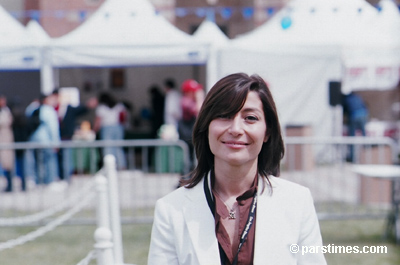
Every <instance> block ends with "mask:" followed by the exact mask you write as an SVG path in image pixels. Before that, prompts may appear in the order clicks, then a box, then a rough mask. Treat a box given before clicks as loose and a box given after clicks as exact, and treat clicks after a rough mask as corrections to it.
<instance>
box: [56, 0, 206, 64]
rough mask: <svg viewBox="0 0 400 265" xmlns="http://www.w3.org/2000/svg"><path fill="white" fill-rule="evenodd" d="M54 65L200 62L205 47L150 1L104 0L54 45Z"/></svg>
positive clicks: (204, 57) (202, 62) (202, 58)
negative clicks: (81, 22) (162, 14)
mask: <svg viewBox="0 0 400 265" xmlns="http://www.w3.org/2000/svg"><path fill="white" fill-rule="evenodd" d="M51 46H52V62H53V65H54V66H57V67H64V66H79V65H80V66H85V65H87V66H118V65H152V64H156V65H158V64H204V63H205V61H206V59H207V45H206V44H204V43H201V42H198V41H196V40H195V39H194V38H193V37H192V36H190V35H188V34H186V33H184V32H183V31H180V30H179V29H177V28H176V27H175V26H173V25H172V24H170V23H169V22H168V21H167V20H166V19H165V18H163V17H162V16H161V15H158V14H157V13H156V11H155V9H154V7H153V6H152V5H151V4H150V3H149V1H148V0H135V1H132V0H107V1H105V2H104V3H103V5H102V6H101V7H100V8H99V9H98V10H97V11H96V12H95V13H94V14H93V15H92V16H91V17H89V19H88V20H87V21H85V22H84V23H83V24H82V25H81V26H80V27H78V28H77V29H75V30H73V31H72V32H70V33H69V34H66V35H64V36H63V37H60V38H57V39H55V40H54V41H53V42H52V43H51Z"/></svg>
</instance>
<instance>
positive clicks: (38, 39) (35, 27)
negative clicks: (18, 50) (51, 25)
mask: <svg viewBox="0 0 400 265" xmlns="http://www.w3.org/2000/svg"><path fill="white" fill-rule="evenodd" d="M26 35H27V36H26V45H28V46H31V50H32V53H34V54H35V57H37V58H38V61H39V67H40V80H41V92H43V93H45V94H49V93H51V92H52V91H53V89H54V78H53V68H52V64H51V58H50V57H49V56H50V53H49V43H50V41H51V38H50V36H49V35H48V34H47V32H46V31H45V30H44V29H43V28H42V26H40V24H39V23H38V22H37V21H36V20H30V21H29V22H28V24H27V25H26Z"/></svg>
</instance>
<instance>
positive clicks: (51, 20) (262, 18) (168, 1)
mask: <svg viewBox="0 0 400 265" xmlns="http://www.w3.org/2000/svg"><path fill="white" fill-rule="evenodd" d="M104 1H105V0H57V1H54V0H0V5H1V6H3V7H4V8H5V9H6V10H8V11H9V12H10V13H11V14H13V15H14V16H15V17H16V18H17V19H18V20H20V21H21V22H22V23H23V24H26V23H27V22H28V21H29V20H30V19H36V20H38V21H39V22H40V24H41V25H42V26H43V28H44V29H45V30H46V31H47V33H48V34H49V35H50V36H51V37H60V36H62V35H64V34H66V33H68V32H70V31H71V30H73V29H74V28H76V27H78V26H79V25H80V24H82V22H84V21H85V20H86V19H87V18H88V17H89V16H90V15H91V14H92V13H93V12H94V11H95V10H97V8H98V7H99V6H100V5H101V4H102V3H103V2H104ZM149 1H150V2H151V3H152V4H153V5H154V6H155V7H156V9H157V10H158V12H160V13H161V14H162V15H163V16H164V17H166V18H167V19H168V20H169V21H170V22H171V23H173V24H174V25H175V26H177V27H178V28H179V29H181V30H183V31H185V32H187V33H193V32H194V31H195V30H196V28H197V27H198V26H199V25H200V24H201V22H202V21H203V20H204V19H205V18H206V17H207V16H209V17H212V18H213V19H215V22H216V23H217V24H218V26H219V27H220V28H221V29H222V30H223V31H224V32H225V34H226V35H227V36H228V37H230V38H233V37H235V36H237V35H239V34H243V33H246V32H248V31H251V30H252V29H254V28H256V27H257V26H259V25H261V24H263V23H264V22H266V21H267V20H268V19H269V18H270V17H271V16H272V15H273V14H275V13H276V12H277V11H278V10H279V9H280V8H282V6H284V5H285V4H286V3H287V2H289V1H290V0H190V1H187V0H149ZM368 2H369V3H371V4H373V5H376V4H377V3H378V2H379V0H368ZM396 2H397V3H398V4H400V0H397V1H396Z"/></svg>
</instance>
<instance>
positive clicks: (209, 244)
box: [184, 181, 220, 265]
mask: <svg viewBox="0 0 400 265" xmlns="http://www.w3.org/2000/svg"><path fill="white" fill-rule="evenodd" d="M187 199H188V200H187V203H186V207H185V210H184V218H185V222H186V225H187V227H188V231H189V235H190V240H191V241H192V245H193V247H194V249H193V251H194V252H195V255H196V257H197V258H198V262H199V264H207V265H214V264H215V265H220V257H219V248H218V241H217V238H216V236H215V222H214V217H213V215H212V213H211V211H210V208H209V207H208V204H207V200H206V197H205V194H204V189H203V181H202V182H200V183H199V184H197V185H196V186H195V187H194V188H192V190H190V191H189V192H188V193H187Z"/></svg>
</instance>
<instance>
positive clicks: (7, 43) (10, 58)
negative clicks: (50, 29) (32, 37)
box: [0, 6, 40, 70]
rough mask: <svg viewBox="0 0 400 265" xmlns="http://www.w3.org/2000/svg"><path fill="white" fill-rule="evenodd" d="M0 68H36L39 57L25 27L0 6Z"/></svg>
mask: <svg viewBox="0 0 400 265" xmlns="http://www.w3.org/2000/svg"><path fill="white" fill-rule="evenodd" d="M0 54H1V56H0V69H8V70H12V69H18V70H20V69H38V68H39V64H40V58H39V57H38V54H37V52H36V51H35V50H34V47H33V46H32V45H31V44H30V42H29V41H28V38H27V31H26V29H25V27H24V26H23V25H22V24H21V23H19V21H17V20H16V19H15V18H13V17H12V16H11V15H10V14H9V13H8V12H7V11H6V10H5V9H4V8H3V7H1V6H0Z"/></svg>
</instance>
